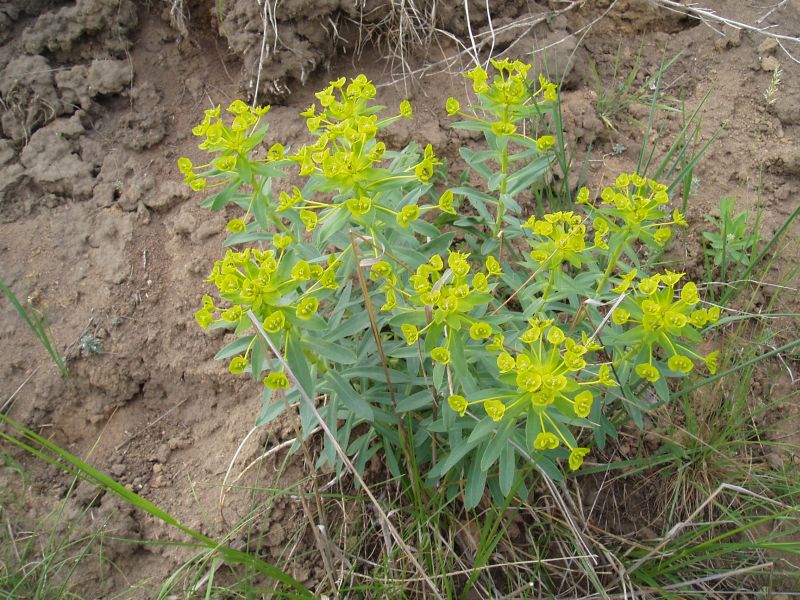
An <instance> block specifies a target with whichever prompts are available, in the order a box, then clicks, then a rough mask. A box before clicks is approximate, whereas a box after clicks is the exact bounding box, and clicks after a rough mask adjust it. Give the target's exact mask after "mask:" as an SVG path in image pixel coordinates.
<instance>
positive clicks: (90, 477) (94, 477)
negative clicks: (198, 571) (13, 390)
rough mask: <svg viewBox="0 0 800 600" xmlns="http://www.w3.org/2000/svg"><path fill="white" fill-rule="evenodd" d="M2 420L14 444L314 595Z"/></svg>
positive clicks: (302, 594) (230, 558) (230, 557)
mask: <svg viewBox="0 0 800 600" xmlns="http://www.w3.org/2000/svg"><path fill="white" fill-rule="evenodd" d="M0 421H2V422H3V423H6V424H7V425H9V426H10V427H11V428H12V429H14V430H15V431H16V432H18V433H19V434H21V436H22V439H20V438H17V437H14V436H12V435H9V434H7V433H4V432H0V437H2V438H3V439H5V440H7V441H9V442H10V443H12V444H14V445H16V446H18V447H20V448H22V449H23V450H26V451H28V452H30V453H32V454H34V455H35V456H37V457H39V458H42V459H43V460H46V461H47V462H49V463H50V464H53V465H55V466H57V467H59V468H61V469H63V470H64V471H66V472H68V473H70V474H71V475H75V476H76V477H80V478H81V479H83V480H85V481H87V482H89V483H91V484H92V485H95V486H96V487H98V488H99V489H103V490H106V491H107V492H109V493H111V494H113V495H115V496H117V497H118V498H120V499H122V500H124V501H125V502H127V503H128V504H130V505H131V506H134V507H135V508H138V509H140V510H143V511H145V512H146V513H148V514H149V515H151V516H153V517H156V518H157V519H159V520H161V521H163V522H164V523H167V524H168V525H171V526H173V527H175V528H176V529H178V530H180V531H182V532H183V533H185V534H187V535H188V536H189V537H191V538H193V539H195V540H196V541H198V542H199V543H200V544H202V545H203V546H204V547H206V548H207V549H209V550H213V551H216V552H219V553H220V554H221V555H222V556H223V557H224V558H225V560H226V561H227V562H229V563H232V564H242V565H247V566H249V567H251V568H252V569H254V570H256V571H258V572H260V573H262V574H263V575H267V576H269V577H272V578H273V579H276V580H278V581H280V582H281V583H284V584H285V585H288V586H289V587H291V588H293V589H294V590H296V591H297V593H293V594H290V595H289V596H288V597H293V598H311V597H313V596H312V594H311V592H309V590H308V589H307V588H306V587H305V586H303V585H302V584H301V583H300V582H298V581H296V580H295V579H293V578H292V577H290V576H289V575H287V574H286V573H284V572H283V571H281V570H280V569H278V568H277V567H275V566H273V565H271V564H269V563H266V562H264V561H262V560H260V559H258V558H256V557H253V556H250V555H249V554H247V553H245V552H241V551H239V550H234V549H233V548H230V547H228V546H225V545H223V544H221V543H219V542H216V541H214V540H213V539H211V538H209V537H207V536H205V535H203V534H202V533H199V532H197V531H194V530H193V529H191V528H189V527H187V526H186V525H184V524H182V523H181V522H180V521H178V520H177V519H176V518H175V517H173V516H172V515H170V514H169V513H167V512H165V511H164V510H162V509H160V508H159V507H158V506H156V505H155V504H153V503H152V502H150V501H149V500H146V499H145V498H142V497H141V496H138V495H137V494H135V493H134V492H132V491H130V490H129V489H127V488H126V487H125V486H123V485H122V484H120V483H118V482H117V481H115V480H114V479H113V478H111V477H109V476H108V475H106V474H105V473H103V472H102V471H99V470H98V469H95V468H94V467H92V466H90V465H89V464H87V463H85V462H84V461H82V460H81V459H80V458H78V457H77V456H75V455H73V454H70V453H69V452H67V451H66V450H64V449H63V448H61V447H60V446H58V445H57V444H55V443H53V442H51V441H50V440H48V439H46V438H44V437H42V436H40V435H38V434H37V433H35V432H34V431H31V430H30V429H28V428H27V427H25V426H24V425H21V424H20V423H17V422H16V421H14V420H13V419H11V418H9V417H8V416H6V415H2V414H0ZM26 440H27V441H26ZM28 442H30V443H28ZM37 446H38V447H37Z"/></svg>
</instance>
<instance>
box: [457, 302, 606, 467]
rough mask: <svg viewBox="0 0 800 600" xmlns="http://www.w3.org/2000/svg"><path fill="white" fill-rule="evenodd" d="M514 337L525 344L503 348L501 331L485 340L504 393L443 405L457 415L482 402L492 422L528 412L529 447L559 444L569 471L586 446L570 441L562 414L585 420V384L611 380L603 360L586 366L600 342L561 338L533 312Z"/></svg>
mask: <svg viewBox="0 0 800 600" xmlns="http://www.w3.org/2000/svg"><path fill="white" fill-rule="evenodd" d="M487 337H488V336H487ZM518 339H519V341H521V342H522V343H523V344H525V348H524V349H523V350H520V351H509V350H507V349H506V347H505V339H504V336H503V334H501V333H499V334H496V335H495V336H494V338H493V339H492V341H491V343H489V344H487V345H486V349H487V350H488V351H489V352H493V353H495V354H496V364H497V370H498V373H499V380H500V381H501V382H502V383H503V384H505V385H506V386H508V388H509V391H508V392H507V393H502V394H498V395H496V396H494V397H491V398H488V399H481V400H474V401H468V400H467V399H466V398H464V397H463V396H461V395H458V394H454V395H451V396H450V397H449V398H448V405H449V406H450V408H451V409H452V410H454V411H455V412H457V413H458V414H459V415H461V416H463V415H464V414H465V413H466V411H467V409H468V408H469V406H470V405H473V404H482V405H483V409H484V411H485V412H486V414H487V415H488V416H489V418H490V419H492V420H493V421H500V420H502V419H503V418H504V417H506V416H508V417H509V418H513V419H517V418H518V417H519V415H520V414H528V419H533V422H534V423H536V424H537V425H538V430H539V431H538V433H537V434H536V437H535V438H534V441H533V449H534V450H540V451H542V450H553V449H556V448H559V447H561V446H564V447H566V448H567V449H568V450H569V451H570V455H569V465H570V467H571V468H572V469H573V470H575V469H577V468H579V467H580V466H581V464H582V463H583V457H584V456H586V454H588V452H589V450H588V449H587V448H580V447H578V446H577V445H576V443H575V440H574V438H573V437H572V435H571V434H570V433H569V430H568V428H567V427H566V425H565V424H564V418H566V419H568V420H574V419H576V418H577V419H588V418H589V415H590V413H591V411H592V406H593V404H594V394H593V393H592V390H591V388H593V387H596V386H607V387H611V386H615V385H616V382H615V381H614V380H613V378H612V376H611V368H610V366H609V365H608V364H602V365H600V366H599V367H598V368H597V372H596V373H594V372H593V371H592V370H591V369H590V368H588V367H589V365H588V364H587V361H586V357H587V355H588V354H589V353H591V352H595V351H598V350H602V346H600V345H599V344H597V343H595V342H594V341H593V340H591V339H589V338H588V337H587V336H586V335H585V334H583V335H582V338H581V342H580V343H578V342H576V341H575V340H574V339H572V338H570V337H567V335H566V334H565V333H564V331H563V330H562V329H561V328H560V327H558V326H557V325H555V324H554V323H553V320H552V319H547V320H542V319H540V318H538V317H534V318H532V319H530V320H529V321H528V328H527V329H526V330H525V331H524V332H523V333H522V334H521V335H520V336H519V338H518ZM581 373H583V374H584V377H581ZM586 375H588V378H587V377H586ZM556 413H560V415H561V416H558V415H557V414H556Z"/></svg>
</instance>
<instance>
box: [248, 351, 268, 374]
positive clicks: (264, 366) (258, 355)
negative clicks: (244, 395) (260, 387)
mask: <svg viewBox="0 0 800 600" xmlns="http://www.w3.org/2000/svg"><path fill="white" fill-rule="evenodd" d="M268 352H269V350H267V352H264V347H263V346H262V345H261V344H259V343H255V344H253V350H252V351H251V352H250V369H251V372H252V375H253V381H258V380H259V379H261V373H262V371H266V370H268V369H269V368H270V360H269V357H270V355H269V354H268Z"/></svg>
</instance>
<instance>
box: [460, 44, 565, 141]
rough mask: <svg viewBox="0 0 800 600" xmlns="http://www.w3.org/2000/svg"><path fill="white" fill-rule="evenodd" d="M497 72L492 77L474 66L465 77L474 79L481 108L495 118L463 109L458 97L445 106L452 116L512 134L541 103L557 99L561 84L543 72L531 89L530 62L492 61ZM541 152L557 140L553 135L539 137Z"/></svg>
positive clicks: (492, 129) (500, 132) (496, 131)
mask: <svg viewBox="0 0 800 600" xmlns="http://www.w3.org/2000/svg"><path fill="white" fill-rule="evenodd" d="M491 64H492V67H494V69H495V71H496V74H495V76H494V77H493V78H491V81H490V77H489V73H488V72H487V71H486V70H485V69H484V68H483V67H480V66H478V67H475V68H474V69H472V70H471V71H469V72H468V73H466V74H465V75H464V76H465V77H466V78H467V79H469V80H471V81H472V90H473V91H474V92H475V94H476V95H477V96H478V99H479V102H480V105H481V108H482V109H483V110H484V111H486V112H487V113H488V114H491V115H493V116H494V119H492V120H490V121H485V120H484V117H481V116H478V115H476V114H475V113H473V112H466V111H462V109H461V104H460V102H459V101H458V100H456V99H455V98H449V99H448V100H447V104H446V106H445V108H446V110H447V113H448V114H449V115H451V116H456V115H458V116H461V117H465V118H467V119H473V120H477V121H484V122H486V123H487V124H488V125H489V126H490V129H491V131H492V133H494V134H495V135H497V136H511V135H514V134H516V133H517V132H518V130H519V129H520V127H519V124H520V123H521V122H522V121H524V120H525V119H528V118H530V117H531V116H533V115H535V114H536V113H537V112H538V111H539V110H540V108H539V105H543V104H551V103H554V102H556V101H557V99H558V87H557V86H556V84H554V83H553V82H551V81H549V80H548V79H547V78H546V77H544V76H543V75H540V76H539V80H538V86H536V87H535V88H534V89H532V88H531V85H530V83H529V82H528V71H529V70H530V67H531V66H530V65H529V64H527V63H523V62H520V61H518V60H515V61H510V60H508V59H502V60H492V61H491ZM536 141H537V146H538V147H539V149H540V150H541V151H544V150H548V149H550V148H551V147H552V146H553V144H554V142H555V140H554V138H553V137H552V136H549V135H548V136H541V137H540V138H538V139H537V140H536Z"/></svg>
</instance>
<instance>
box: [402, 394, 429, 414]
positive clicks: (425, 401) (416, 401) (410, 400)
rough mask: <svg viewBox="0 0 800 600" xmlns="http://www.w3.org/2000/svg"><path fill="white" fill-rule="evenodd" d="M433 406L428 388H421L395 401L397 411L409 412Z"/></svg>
mask: <svg viewBox="0 0 800 600" xmlns="http://www.w3.org/2000/svg"><path fill="white" fill-rule="evenodd" d="M431 406H433V395H432V394H431V392H430V390H422V391H420V392H417V393H416V394H412V395H410V396H407V397H405V398H403V399H401V400H398V401H397V409H396V410H397V412H399V413H404V412H411V411H414V410H419V409H420V408H428V407H431Z"/></svg>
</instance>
